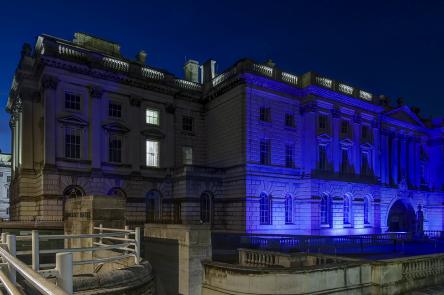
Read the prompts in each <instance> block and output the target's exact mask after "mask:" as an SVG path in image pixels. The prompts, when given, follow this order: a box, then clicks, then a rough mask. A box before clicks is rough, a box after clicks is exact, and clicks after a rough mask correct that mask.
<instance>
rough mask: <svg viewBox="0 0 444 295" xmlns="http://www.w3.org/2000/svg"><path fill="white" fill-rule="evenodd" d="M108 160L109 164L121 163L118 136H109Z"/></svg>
mask: <svg viewBox="0 0 444 295" xmlns="http://www.w3.org/2000/svg"><path fill="white" fill-rule="evenodd" d="M108 155H109V156H108V158H109V161H110V162H115V163H120V162H122V138H121V137H120V136H118V135H111V136H110V137H109V144H108Z"/></svg>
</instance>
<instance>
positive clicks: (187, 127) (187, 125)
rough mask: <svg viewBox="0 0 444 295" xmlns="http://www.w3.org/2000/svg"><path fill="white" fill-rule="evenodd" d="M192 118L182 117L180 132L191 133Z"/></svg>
mask: <svg viewBox="0 0 444 295" xmlns="http://www.w3.org/2000/svg"><path fill="white" fill-rule="evenodd" d="M193 121H194V119H193V117H190V116H183V117H182V130H183V131H187V132H193V123H194V122H193Z"/></svg>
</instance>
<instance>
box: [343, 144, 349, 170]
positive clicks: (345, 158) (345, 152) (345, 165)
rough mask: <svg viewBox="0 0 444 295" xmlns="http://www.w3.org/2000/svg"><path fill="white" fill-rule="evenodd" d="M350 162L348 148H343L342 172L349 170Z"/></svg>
mask: <svg viewBox="0 0 444 295" xmlns="http://www.w3.org/2000/svg"><path fill="white" fill-rule="evenodd" d="M348 169H349V163H348V150H346V149H343V150H342V162H341V173H343V174H347V173H348V172H349V171H348Z"/></svg>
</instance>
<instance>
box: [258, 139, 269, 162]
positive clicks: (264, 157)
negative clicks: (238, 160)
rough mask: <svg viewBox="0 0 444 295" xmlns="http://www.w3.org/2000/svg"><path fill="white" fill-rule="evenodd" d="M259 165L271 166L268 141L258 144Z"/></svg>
mask: <svg viewBox="0 0 444 295" xmlns="http://www.w3.org/2000/svg"><path fill="white" fill-rule="evenodd" d="M260 163H261V164H262V165H270V164H271V143H270V140H269V139H264V140H261V142H260Z"/></svg>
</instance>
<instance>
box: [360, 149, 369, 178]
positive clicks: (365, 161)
mask: <svg viewBox="0 0 444 295" xmlns="http://www.w3.org/2000/svg"><path fill="white" fill-rule="evenodd" d="M361 174H362V175H365V176H370V175H371V171H370V165H369V155H368V152H362V154H361Z"/></svg>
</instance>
